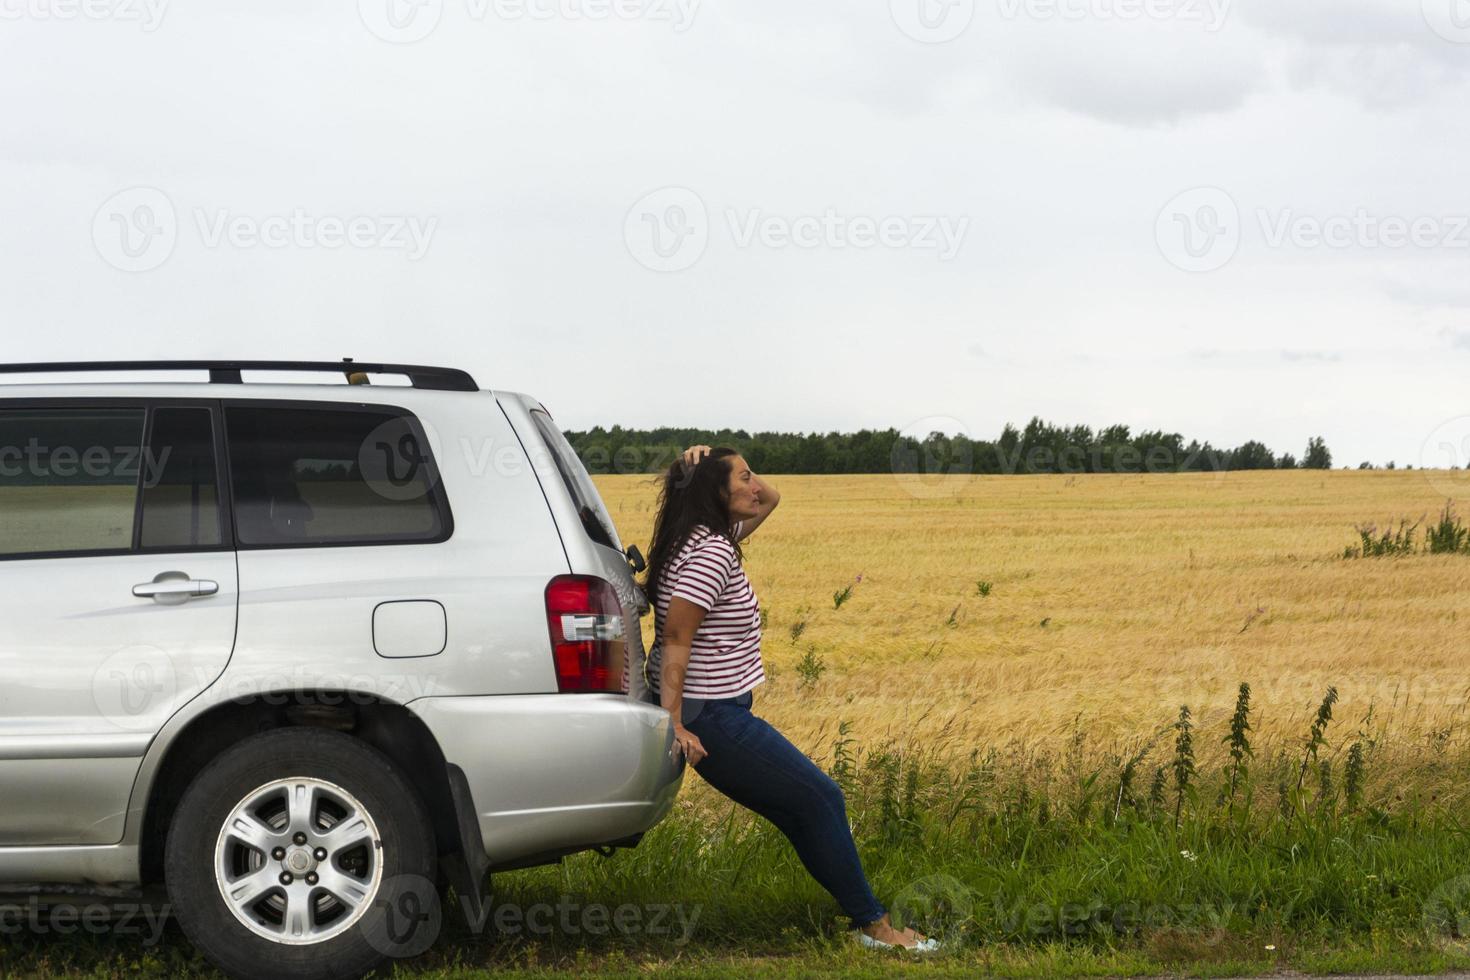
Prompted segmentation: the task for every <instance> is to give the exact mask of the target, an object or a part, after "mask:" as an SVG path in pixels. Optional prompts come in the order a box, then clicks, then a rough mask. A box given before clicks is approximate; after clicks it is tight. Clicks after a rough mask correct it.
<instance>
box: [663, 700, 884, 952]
mask: <svg viewBox="0 0 1470 980" xmlns="http://www.w3.org/2000/svg"><path fill="white" fill-rule="evenodd" d="M689 730H690V731H691V732H693V733H694V734H695V735H698V736H699V740H700V742H701V743H703V745H704V747H705V750H706V751H707V752H708V753H709V755H707V756H706V757H705V758H704V759H703V760H702V761H701V762H700V763H699V765H697V766H695V767H694V770H695V772H697V773H699V775H700V776H701V777H702V778H703V779H704V780H705V781H706V782H708V783H709V784H710V785H711V786H713V787H714V788H715V789H717V790H719V791H720V792H721V793H723V794H724V795H725V796H728V797H729V798H730V799H732V800H734V801H735V802H736V803H739V804H740V805H741V806H744V807H747V808H749V809H751V810H754V811H755V812H756V813H758V814H760V815H761V816H763V817H765V818H766V819H767V820H769V821H771V823H773V824H775V825H776V828H777V829H778V830H780V831H781V833H783V834H784V835H785V836H786V838H787V839H788V840H790V841H791V844H792V846H793V847H794V848H795V849H796V854H797V856H798V857H799V858H800V859H801V863H802V864H803V865H804V866H805V867H806V869H807V871H808V872H810V873H811V876H812V877H813V878H815V879H816V880H817V883H818V884H820V885H821V886H822V887H823V888H825V889H827V891H828V892H830V893H831V894H832V897H833V898H835V899H837V902H838V904H839V905H841V906H842V910H843V911H844V912H846V913H847V915H848V917H849V918H851V919H852V922H853V925H855V926H866V925H869V924H871V923H874V922H877V921H878V920H880V919H882V918H883V917H884V915H885V914H886V913H885V910H884V908H883V906H882V905H881V904H880V903H879V902H878V899H877V898H876V897H875V896H874V895H873V891H872V888H870V887H869V885H868V879H867V876H866V875H865V874H863V866H862V861H861V860H860V859H859V858H858V852H857V846H856V845H855V844H854V843H853V840H852V830H851V829H850V828H849V826H848V823H847V803H846V800H845V799H844V798H843V795H842V789H841V787H839V786H838V785H837V783H836V782H834V781H833V780H832V778H831V777H830V776H828V775H827V774H826V773H824V772H823V771H822V770H821V769H820V768H818V767H817V765H816V764H815V763H813V762H812V761H811V760H810V759H808V758H807V757H806V756H805V755H804V754H803V753H802V752H801V750H800V749H798V748H797V747H796V746H794V745H792V744H791V743H790V742H789V741H787V739H786V738H785V736H783V735H782V734H781V733H780V732H778V731H776V729H774V728H772V727H771V726H770V725H769V724H768V723H766V722H765V721H764V720H762V719H760V718H757V717H756V716H755V715H753V714H751V713H750V710H749V709H748V708H742V707H738V706H735V705H729V704H720V703H714V704H706V705H705V706H704V710H703V711H702V712H701V713H700V715H699V717H697V718H695V719H694V721H693V722H691V723H690V725H689Z"/></svg>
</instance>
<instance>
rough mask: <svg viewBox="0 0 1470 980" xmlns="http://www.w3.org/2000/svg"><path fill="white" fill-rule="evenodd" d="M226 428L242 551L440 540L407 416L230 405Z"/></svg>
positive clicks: (442, 526) (435, 503)
mask: <svg viewBox="0 0 1470 980" xmlns="http://www.w3.org/2000/svg"><path fill="white" fill-rule="evenodd" d="M225 418H226V432H227V433H228V436H229V443H230V478H231V482H232V484H233V486H234V493H235V530H236V533H237V535H238V541H239V544H240V545H242V546H250V545H257V546H259V545H278V546H282V545H303V544H388V543H397V542H412V541H438V540H443V539H444V538H445V537H447V536H448V530H449V525H450V522H449V515H448V508H447V506H445V504H444V502H443V495H442V493H441V492H440V490H439V487H438V485H437V481H436V479H435V475H434V474H435V471H434V468H433V461H432V459H431V458H430V456H429V449H428V445H427V444H426V443H425V442H424V441H423V434H422V430H421V429H420V427H419V426H418V424H417V423H416V422H415V421H414V419H413V418H412V416H408V415H403V414H400V413H395V412H392V411H376V410H346V409H331V408H295V407H292V408H281V407H264V406H239V405H235V406H230V407H228V408H227V409H226V410H225Z"/></svg>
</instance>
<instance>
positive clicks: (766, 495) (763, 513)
mask: <svg viewBox="0 0 1470 980" xmlns="http://www.w3.org/2000/svg"><path fill="white" fill-rule="evenodd" d="M750 475H751V476H752V477H754V478H755V479H756V480H758V481H760V485H761V489H760V501H761V503H760V513H758V514H756V515H755V516H754V517H747V518H745V519H744V520H742V521H741V522H740V533H739V534H738V535H737V536H736V538H735V540H736V541H744V540H745V539H746V538H748V537H750V535H751V532H752V531H754V530H755V529H756V528H758V527H760V526H761V525H762V524H764V523H765V520H766V518H767V517H770V516H771V511H773V510H775V509H776V505H777V504H779V503H780V502H781V491H780V490H777V489H776V487H775V486H774V485H773V484H772V483H771V482H770V481H769V480H767V479H766V478H765V477H763V476H756V474H755V471H754V470H752V471H751V473H750Z"/></svg>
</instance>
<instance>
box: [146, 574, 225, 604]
mask: <svg viewBox="0 0 1470 980" xmlns="http://www.w3.org/2000/svg"><path fill="white" fill-rule="evenodd" d="M182 575H183V573H182V572H164V573H163V574H162V575H159V576H158V577H157V578H155V579H154V580H153V581H151V582H141V583H139V584H138V585H135V586H133V595H135V596H137V597H138V598H139V599H173V600H175V601H179V600H183V599H197V598H199V597H200V596H207V595H214V594H215V593H217V592H219V583H218V582H214V581H211V580H209V579H203V578H186V577H181V576H182ZM165 576H167V577H165Z"/></svg>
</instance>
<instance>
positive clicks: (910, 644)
mask: <svg viewBox="0 0 1470 980" xmlns="http://www.w3.org/2000/svg"><path fill="white" fill-rule="evenodd" d="M1464 477H1465V475H1463V474H1454V473H1444V472H1439V473H1431V472H1429V471H1371V472H1360V471H1287V472H1235V473H1224V474H1157V475H1143V476H1134V475H1112V474H1108V475H1076V476H1067V475H1060V476H1037V477H1026V476H1000V477H963V476H957V477H947V478H942V479H939V480H938V481H937V482H935V481H928V482H925V483H921V484H907V483H904V482H901V481H900V479H899V478H896V477H894V476H891V475H875V476H771V477H770V480H771V482H772V483H774V484H776V485H777V486H778V487H779V488H780V490H781V494H782V502H781V506H780V508H779V509H778V510H777V511H776V513H775V514H774V515H772V517H771V518H770V520H769V521H767V523H766V525H765V526H764V527H762V528H761V529H760V530H759V531H757V532H756V533H755V534H754V535H753V536H752V537H750V538H749V539H747V541H746V542H745V554H746V568H747V570H748V572H749V574H750V578H751V581H752V583H753V584H754V586H755V589H756V593H757V595H758V596H759V597H760V600H761V603H762V606H763V607H764V608H765V610H766V611H767V617H768V618H767V625H766V629H765V632H764V654H765V658H766V664H767V669H768V671H769V672H770V673H772V674H773V675H774V676H773V678H772V680H771V681H770V682H768V683H767V684H766V685H764V686H762V687H761V688H760V689H758V690H757V692H756V704H757V712H758V713H759V714H761V715H762V716H764V717H766V718H768V719H769V720H771V721H772V723H774V724H776V725H777V726H778V727H780V728H781V729H782V730H783V731H785V732H786V733H787V734H788V735H789V736H790V737H791V738H792V739H793V741H795V742H796V743H797V744H798V745H800V746H802V747H803V748H805V749H807V750H808V751H813V752H818V751H820V747H821V746H822V745H824V744H828V743H830V740H831V738H832V736H833V734H834V732H835V729H836V725H837V723H838V722H839V721H850V722H851V723H852V725H853V735H854V736H855V737H856V738H857V739H858V740H859V741H860V742H862V743H872V742H876V741H883V740H885V739H890V738H891V739H895V740H899V741H901V742H903V743H905V744H908V745H914V744H916V743H917V744H919V745H922V744H923V743H924V741H925V740H926V739H929V738H933V739H935V740H936V741H938V740H942V742H943V744H944V747H945V748H946V749H948V750H954V749H956V748H959V749H964V750H966V751H968V750H969V749H971V748H977V747H978V748H984V747H986V746H1001V745H1006V744H1011V745H1012V746H1014V745H1016V744H1017V743H1024V744H1053V745H1055V744H1060V743H1062V742H1063V741H1064V740H1065V738H1066V734H1067V733H1069V732H1071V731H1072V730H1073V728H1074V726H1077V727H1078V728H1080V729H1081V730H1083V731H1086V732H1087V733H1088V735H1089V740H1091V741H1094V744H1095V743H1096V742H1097V741H1103V742H1111V743H1113V744H1122V743H1126V742H1129V741H1132V740H1134V739H1136V738H1138V737H1141V736H1143V735H1146V734H1149V733H1152V732H1153V731H1155V730H1157V729H1158V728H1159V727H1160V726H1161V725H1163V724H1165V723H1167V722H1169V721H1170V720H1172V719H1173V718H1174V717H1175V716H1176V715H1177V712H1178V709H1179V706H1180V705H1181V704H1188V705H1190V707H1191V709H1192V710H1193V711H1194V713H1195V716H1196V719H1197V720H1198V721H1199V722H1200V724H1201V726H1202V729H1203V728H1208V729H1210V730H1211V731H1213V730H1214V729H1215V728H1219V729H1221V730H1223V727H1224V724H1225V720H1226V719H1227V718H1228V716H1229V713H1230V710H1231V708H1232V706H1233V702H1234V697H1235V692H1236V688H1237V685H1238V684H1239V682H1241V681H1248V682H1249V683H1250V684H1251V687H1252V690H1253V692H1254V703H1255V708H1256V717H1255V727H1256V728H1257V730H1258V732H1259V733H1260V735H1261V736H1266V737H1270V736H1273V735H1275V736H1284V735H1297V734H1300V733H1302V732H1305V730H1306V728H1307V725H1308V723H1309V720H1310V717H1311V715H1312V713H1313V712H1314V711H1315V709H1316V705H1317V703H1318V702H1319V701H1320V700H1321V696H1322V694H1323V692H1324V691H1325V690H1326V688H1327V686H1328V685H1329V684H1335V685H1336V686H1337V687H1338V690H1339V692H1340V695H1341V700H1340V702H1339V704H1338V708H1337V711H1336V719H1337V721H1336V722H1335V728H1336V729H1339V730H1341V729H1346V730H1348V731H1352V730H1355V729H1356V727H1357V726H1358V724H1359V723H1360V721H1361V719H1362V717H1363V716H1364V715H1365V713H1366V712H1367V711H1368V709H1369V705H1370V703H1372V704H1373V706H1374V708H1373V710H1374V720H1375V723H1376V722H1382V721H1387V722H1389V727H1390V728H1391V730H1392V731H1393V732H1395V733H1397V734H1398V735H1404V736H1407V737H1410V738H1417V737H1420V736H1424V737H1429V736H1430V735H1431V733H1433V732H1434V731H1436V730H1438V731H1439V732H1441V737H1443V733H1444V731H1445V729H1450V730H1451V731H1452V732H1453V733H1455V734H1458V730H1459V728H1461V727H1463V722H1464V720H1465V718H1464V710H1465V705H1466V697H1467V694H1470V671H1467V667H1470V556H1463V555H1449V556H1439V555H1435V556H1430V555H1416V556H1413V557H1407V558H1398V559H1359V560H1353V561H1345V560H1343V559H1342V557H1341V554H1342V551H1343V548H1344V547H1345V546H1347V545H1349V544H1351V543H1353V542H1354V541H1355V540H1356V534H1355V532H1354V526H1355V525H1356V524H1359V523H1364V522H1369V521H1375V522H1378V523H1380V524H1381V523H1384V522H1385V521H1387V520H1389V519H1395V520H1396V519H1397V518H1399V517H1408V518H1410V519H1411V520H1413V519H1417V518H1419V517H1421V516H1427V517H1428V518H1433V517H1435V516H1437V514H1438V512H1439V510H1440V508H1442V507H1443V505H1444V503H1445V500H1446V497H1447V494H1455V493H1460V494H1465V493H1466V492H1467V490H1466V487H1465V486H1464V484H1463V483H1460V482H1457V478H1458V479H1464ZM597 483H598V486H599V488H600V489H601V491H602V493H603V494H604V496H605V498H606V500H607V503H608V507H609V508H610V509H611V511H612V513H613V517H614V520H615V521H616V522H617V526H618V529H619V532H620V534H621V535H622V537H623V539H624V543H625V544H626V543H630V542H631V543H637V544H638V545H639V546H640V547H641V548H643V549H644V550H645V551H646V550H647V544H648V540H649V536H650V530H651V523H652V517H653V507H654V502H655V498H656V493H657V488H656V484H655V483H653V482H651V481H650V479H649V478H647V477H633V476H615V477H600V478H598V480H597ZM1462 509H1463V510H1464V511H1465V512H1466V513H1467V516H1470V506H1467V507H1465V508H1462ZM859 574H861V575H862V581H861V582H860V583H859V584H857V585H856V587H855V588H854V589H853V592H852V596H851V598H850V599H849V600H848V601H847V602H846V603H844V604H843V606H842V607H841V608H840V609H834V608H833V598H832V594H833V592H835V591H837V590H838V589H840V588H842V587H843V586H845V585H847V584H849V583H851V582H853V581H854V579H855V578H856V577H857V576H858V575H859ZM980 581H988V582H990V583H992V589H991V592H990V595H989V596H988V597H982V596H980V595H979V594H978V593H977V583H978V582H980ZM1462 617H1463V618H1462ZM951 619H952V625H951ZM799 621H805V622H806V624H807V626H806V628H805V630H804V631H803V632H802V633H801V635H800V638H799V639H797V640H793V638H792V627H793V624H795V623H797V622H799ZM1043 624H1045V625H1043ZM643 625H644V634H645V638H646V639H651V632H652V617H651V616H650V617H646V618H645V620H644V624H643ZM809 649H810V650H813V651H814V652H815V654H814V655H815V656H816V657H818V658H821V660H822V661H824V662H825V664H826V666H827V670H826V671H825V673H823V674H822V676H821V677H820V679H819V680H818V681H817V682H816V683H815V684H810V685H805V686H803V685H802V684H801V677H800V676H799V675H798V673H797V671H796V664H797V662H798V661H799V660H800V659H801V657H802V656H803V655H804V654H806V653H807V652H808V650H809ZM1212 740H1213V739H1212Z"/></svg>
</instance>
